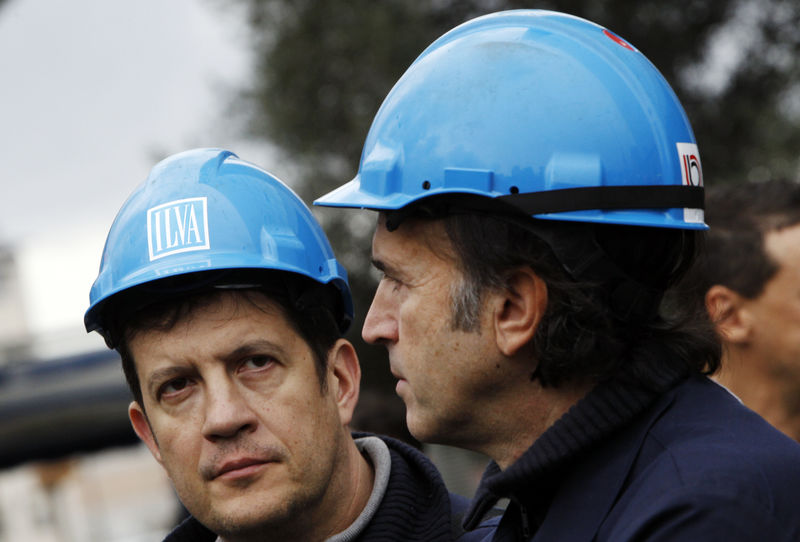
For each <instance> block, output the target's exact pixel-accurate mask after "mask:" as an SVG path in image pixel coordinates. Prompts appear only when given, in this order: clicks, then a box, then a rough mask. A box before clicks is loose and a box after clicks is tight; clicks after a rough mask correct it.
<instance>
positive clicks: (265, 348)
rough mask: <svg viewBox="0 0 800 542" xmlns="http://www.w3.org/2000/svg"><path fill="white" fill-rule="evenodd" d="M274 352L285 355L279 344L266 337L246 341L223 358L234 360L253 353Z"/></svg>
mask: <svg viewBox="0 0 800 542" xmlns="http://www.w3.org/2000/svg"><path fill="white" fill-rule="evenodd" d="M265 353H266V354H274V355H277V356H279V357H280V356H284V357H285V356H286V350H285V349H284V348H283V347H282V346H281V345H279V344H277V343H275V342H272V341H270V340H267V339H258V340H254V341H250V342H246V343H244V344H243V345H241V346H239V347H237V348H235V349H233V350H231V351H230V352H228V353H227V354H226V355H225V356H224V358H223V359H225V360H226V361H236V360H238V359H241V358H243V357H247V356H252V355H254V354H265Z"/></svg>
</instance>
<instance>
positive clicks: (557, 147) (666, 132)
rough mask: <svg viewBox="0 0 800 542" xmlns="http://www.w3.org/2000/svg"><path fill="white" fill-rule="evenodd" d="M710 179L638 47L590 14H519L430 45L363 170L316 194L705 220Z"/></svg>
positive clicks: (480, 22) (490, 19)
mask: <svg viewBox="0 0 800 542" xmlns="http://www.w3.org/2000/svg"><path fill="white" fill-rule="evenodd" d="M702 185H703V178H702V171H701V166H700V156H699V153H698V150H697V144H696V141H695V138H694V135H693V133H692V129H691V126H690V125H689V121H688V120H687V118H686V114H685V113H684V111H683V108H682V107H681V104H680V102H679V101H678V98H677V97H676V96H675V94H674V92H673V91H672V89H671V88H670V86H669V84H668V83H667V82H666V80H665V79H664V77H663V76H662V75H661V74H660V73H659V72H658V70H657V69H656V68H655V67H654V66H653V64H651V63H650V61H648V60H647V58H645V57H644V55H642V53H640V52H639V51H638V50H637V49H636V48H635V47H633V46H632V45H631V44H629V43H628V42H627V41H625V40H624V39H622V38H620V37H619V36H617V35H616V34H614V33H612V32H611V31H609V30H607V29H605V28H603V27H601V26H598V25H596V24H594V23H592V22H589V21H586V20H584V19H581V18H578V17H574V16H570V15H565V14H561V13H555V12H550V11H541V10H513V11H506V12H499V13H495V14H492V15H487V16H483V17H479V18H477V19H473V20H471V21H469V22H466V23H464V24H462V25H460V26H458V27H456V28H455V29H453V30H451V31H450V32H448V33H446V34H445V35H443V36H442V37H440V38H439V39H438V40H436V41H435V42H434V43H433V44H431V45H430V46H429V47H428V48H427V49H425V51H423V53H422V54H421V55H420V56H419V57H418V58H417V59H416V61H414V63H413V64H412V65H411V66H410V67H409V68H408V70H407V71H406V72H405V74H404V75H403V76H402V77H401V78H400V80H399V81H398V82H397V84H395V86H394V88H393V89H392V90H391V92H390V93H389V95H388V96H387V97H386V99H385V100H384V102H383V105H382V106H381V108H380V110H379V111H378V113H377V115H376V117H375V119H374V121H373V123H372V127H371V128H370V131H369V134H368V135H367V139H366V142H365V144H364V149H363V153H362V156H361V163H360V165H359V170H358V174H357V175H356V177H355V178H354V179H353V180H352V181H350V182H349V183H347V184H345V185H343V186H341V187H339V188H338V189H336V190H334V191H332V192H330V193H329V194H326V195H325V196H323V197H321V198H319V199H318V200H317V201H316V202H315V204H317V205H325V206H331V207H361V208H368V209H376V210H387V211H388V210H397V209H401V208H404V207H405V206H408V205H409V204H412V203H414V202H418V201H420V200H422V199H424V198H429V197H432V196H441V198H446V197H449V196H452V195H473V196H480V197H481V198H479V199H485V198H492V200H493V201H495V202H503V203H505V204H508V205H510V206H511V207H512V208H513V209H514V210H515V211H522V212H524V213H525V214H527V215H531V216H534V217H535V218H538V219H548V220H561V221H573V222H591V223H608V224H624V225H635V226H655V227H664V228H681V229H688V230H701V229H706V225H705V224H704V219H703V211H702V208H703V189H702ZM441 198H439V199H441Z"/></svg>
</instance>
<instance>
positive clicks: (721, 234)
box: [678, 179, 800, 311]
mask: <svg viewBox="0 0 800 542" xmlns="http://www.w3.org/2000/svg"><path fill="white" fill-rule="evenodd" d="M706 222H707V223H708V225H709V226H710V229H709V231H708V235H707V239H706V247H705V251H704V252H703V253H702V254H701V255H700V257H699V258H698V259H697V261H696V262H695V265H693V266H692V268H691V270H690V271H689V273H687V275H686V277H685V278H684V279H683V280H682V281H681V283H680V285H679V287H678V291H679V292H680V295H681V297H683V298H685V299H687V300H691V302H692V303H693V304H694V305H695V306H696V307H698V310H703V311H705V294H706V292H707V291H708V289H709V288H711V286H713V285H714V284H721V285H723V286H727V287H728V288H730V289H731V290H734V291H735V292H737V293H738V294H740V295H742V296H744V297H746V298H748V299H753V298H755V297H758V296H759V295H760V294H761V292H762V291H763V289H764V286H765V284H766V283H767V282H768V281H769V280H770V279H771V278H772V277H773V276H774V275H775V273H776V272H777V271H778V265H777V263H776V262H775V261H774V260H773V259H772V258H771V257H770V255H769V254H767V252H766V250H765V248H764V236H765V235H766V234H767V233H769V232H772V231H777V230H780V229H782V228H786V227H789V226H794V225H796V224H800V183H797V182H792V181H788V180H784V179H777V180H770V181H763V182H748V183H739V184H727V185H717V186H713V187H707V188H706Z"/></svg>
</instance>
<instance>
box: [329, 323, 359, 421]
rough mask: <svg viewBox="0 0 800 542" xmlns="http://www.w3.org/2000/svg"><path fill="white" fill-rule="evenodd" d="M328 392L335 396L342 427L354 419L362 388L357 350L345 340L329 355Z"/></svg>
mask: <svg viewBox="0 0 800 542" xmlns="http://www.w3.org/2000/svg"><path fill="white" fill-rule="evenodd" d="M328 368H329V378H328V386H329V389H328V392H329V393H332V394H333V397H334V399H335V400H336V404H337V406H338V407H339V418H340V419H341V421H342V425H347V424H349V423H350V421H351V420H352V419H353V410H355V408H356V403H357V402H358V393H359V390H360V387H361V365H360V364H359V363H358V355H357V354H356V351H355V348H353V345H352V344H350V342H349V341H347V340H345V339H339V340H338V341H336V344H335V345H334V346H333V348H331V350H330V352H329V354H328Z"/></svg>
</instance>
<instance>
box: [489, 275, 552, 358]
mask: <svg viewBox="0 0 800 542" xmlns="http://www.w3.org/2000/svg"><path fill="white" fill-rule="evenodd" d="M491 295H492V296H493V297H492V299H493V301H492V302H493V304H494V310H493V315H494V331H495V337H496V340H497V346H498V348H499V349H500V351H501V352H502V353H503V354H504V355H506V356H509V357H510V356H513V355H515V354H516V353H517V352H519V350H520V349H522V348H523V347H524V346H525V345H527V344H528V343H530V342H531V340H532V339H533V336H534V334H535V333H536V328H537V327H538V326H539V322H541V321H542V317H543V316H544V313H545V310H546V309H547V284H545V282H544V280H542V278H541V277H539V275H537V274H536V273H535V272H534V271H533V269H531V268H530V267H527V266H523V267H519V268H518V269H515V270H514V271H512V273H511V274H510V275H509V276H508V280H507V283H506V287H505V288H504V289H503V290H500V291H498V292H495V293H494V294H491Z"/></svg>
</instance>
